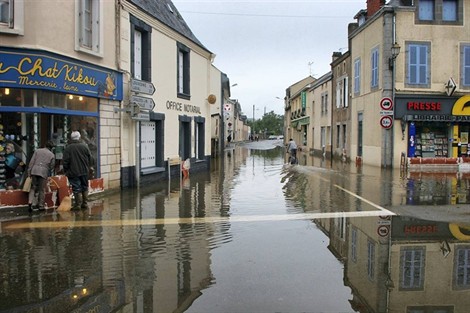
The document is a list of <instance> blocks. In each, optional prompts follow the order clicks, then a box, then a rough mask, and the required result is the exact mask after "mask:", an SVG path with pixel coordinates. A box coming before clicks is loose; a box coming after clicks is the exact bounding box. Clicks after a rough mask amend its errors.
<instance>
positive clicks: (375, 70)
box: [370, 48, 379, 88]
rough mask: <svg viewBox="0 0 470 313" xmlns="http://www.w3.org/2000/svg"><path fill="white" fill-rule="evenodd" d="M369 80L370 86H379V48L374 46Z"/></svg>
mask: <svg viewBox="0 0 470 313" xmlns="http://www.w3.org/2000/svg"><path fill="white" fill-rule="evenodd" d="M370 64H371V69H372V72H371V80H370V87H371V88H377V87H379V48H374V49H373V50H372V53H371V60H370Z"/></svg>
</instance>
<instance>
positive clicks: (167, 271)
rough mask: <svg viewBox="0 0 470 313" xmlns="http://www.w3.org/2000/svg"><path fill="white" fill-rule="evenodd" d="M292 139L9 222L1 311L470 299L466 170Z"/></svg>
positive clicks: (431, 303) (230, 308)
mask: <svg viewBox="0 0 470 313" xmlns="http://www.w3.org/2000/svg"><path fill="white" fill-rule="evenodd" d="M280 145H281V143H280V142H277V141H260V142H256V143H247V144H244V145H238V146H236V147H235V146H232V148H229V149H227V151H226V155H225V158H224V162H223V163H221V162H218V161H214V163H213V168H212V171H211V172H210V173H204V174H191V176H190V178H189V179H186V180H184V181H182V182H181V181H179V180H178V179H172V180H171V181H170V182H164V183H162V184H161V185H155V186H147V187H145V188H141V189H140V190H126V191H123V192H119V193H112V194H106V195H102V196H97V197H95V199H94V201H92V207H91V208H90V210H88V211H82V212H78V213H60V214H55V213H48V214H36V215H33V216H26V217H25V218H24V219H19V220H14V221H4V222H2V223H1V229H0V231H1V232H0V249H1V250H0V251H1V256H0V275H1V276H0V279H1V284H0V312H441V313H450V312H452V313H456V312H469V310H468V308H469V307H470V297H469V296H470V291H469V290H470V244H469V240H470V231H469V229H470V228H468V226H467V225H470V223H467V222H466V220H467V219H468V216H469V215H470V214H469V213H468V212H470V211H469V210H468V204H467V203H468V202H467V196H468V192H469V187H470V184H469V183H468V181H469V180H468V178H467V175H466V174H462V173H460V174H456V173H431V174H423V173H400V171H383V170H380V169H377V168H367V167H360V168H357V167H356V166H355V165H354V164H345V163H341V162H339V163H331V162H330V161H328V160H324V159H318V158H313V157H311V156H309V155H308V154H307V153H300V155H299V163H300V164H299V165H294V166H292V165H287V164H285V162H286V161H285V158H286V155H285V151H284V149H283V148H282V147H279V146H280ZM468 199H469V201H470V197H468ZM396 213H399V215H397V214H396Z"/></svg>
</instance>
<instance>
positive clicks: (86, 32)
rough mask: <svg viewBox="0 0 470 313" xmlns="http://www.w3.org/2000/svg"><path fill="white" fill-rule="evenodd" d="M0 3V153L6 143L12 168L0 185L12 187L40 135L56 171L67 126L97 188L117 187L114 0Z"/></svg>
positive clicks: (118, 79) (118, 90)
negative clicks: (51, 147) (51, 148)
mask: <svg viewBox="0 0 470 313" xmlns="http://www.w3.org/2000/svg"><path fill="white" fill-rule="evenodd" d="M0 5H1V6H0V8H1V14H0V60H1V65H0V138H1V140H0V146H1V147H2V148H1V149H0V150H2V152H0V153H2V154H4V147H5V146H6V144H8V143H12V144H14V146H15V154H16V155H15V157H16V159H15V167H16V170H15V173H14V174H13V176H10V177H8V175H7V176H5V175H3V174H2V175H0V189H4V188H8V189H15V188H18V186H19V185H20V184H21V180H22V178H23V177H24V170H25V167H26V166H27V163H28V161H29V159H30V158H31V156H32V153H33V152H34V150H35V149H36V148H37V147H40V146H43V145H45V143H46V142H47V141H48V140H53V141H54V142H55V144H56V149H55V155H56V166H55V169H54V174H61V173H63V167H62V152H63V149H64V147H65V145H66V144H67V142H68V140H69V137H70V133H71V132H72V131H74V130H77V131H80V132H81V134H82V139H83V140H84V141H85V142H86V143H87V144H88V145H89V148H90V150H91V152H92V154H93V157H94V159H95V169H96V170H95V176H96V177H97V178H98V179H100V180H101V183H102V184H103V185H104V188H114V187H118V186H119V185H120V172H121V168H120V163H121V149H120V147H121V143H120V139H119V135H120V128H121V125H120V119H119V117H118V116H115V115H114V113H113V112H114V109H115V108H118V107H119V104H120V102H121V100H122V99H123V97H124V93H123V88H122V81H123V74H122V72H121V71H120V69H119V68H118V67H117V64H118V60H119V59H120V55H119V52H118V51H116V45H117V43H116V37H115V36H114V34H115V29H116V27H117V26H118V25H117V23H118V21H117V20H116V19H115V13H116V11H115V4H114V2H112V1H23V0H9V1H1V2H0ZM51 12H54V14H53V17H52V15H51ZM45 17H46V18H45ZM88 22H89V24H88ZM58 25H60V27H58ZM90 25H91V26H90ZM110 34H111V35H110ZM2 166H3V165H2ZM18 166H19V167H18ZM2 172H3V171H2Z"/></svg>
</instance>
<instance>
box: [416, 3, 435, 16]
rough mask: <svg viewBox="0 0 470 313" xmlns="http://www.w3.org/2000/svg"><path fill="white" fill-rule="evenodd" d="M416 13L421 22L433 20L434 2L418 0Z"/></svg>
mask: <svg viewBox="0 0 470 313" xmlns="http://www.w3.org/2000/svg"><path fill="white" fill-rule="evenodd" d="M418 12H419V13H418V14H419V19H420V20H421V21H432V20H434V0H420V1H419V7H418Z"/></svg>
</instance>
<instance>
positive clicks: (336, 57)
mask: <svg viewBox="0 0 470 313" xmlns="http://www.w3.org/2000/svg"><path fill="white" fill-rule="evenodd" d="M342 55H343V54H342V53H341V52H333V56H332V58H333V62H334V61H336V60H338V58H340V57H341V56H342Z"/></svg>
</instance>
